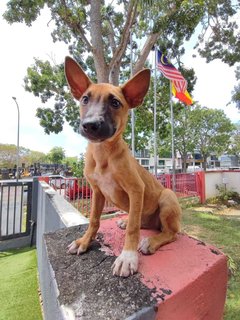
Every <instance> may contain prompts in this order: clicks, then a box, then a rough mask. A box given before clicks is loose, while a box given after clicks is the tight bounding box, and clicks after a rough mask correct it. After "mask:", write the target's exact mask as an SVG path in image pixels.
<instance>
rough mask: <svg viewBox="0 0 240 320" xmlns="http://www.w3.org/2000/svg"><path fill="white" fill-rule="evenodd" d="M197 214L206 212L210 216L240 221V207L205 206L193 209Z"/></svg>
mask: <svg viewBox="0 0 240 320" xmlns="http://www.w3.org/2000/svg"><path fill="white" fill-rule="evenodd" d="M193 210H194V211H197V212H205V213H210V214H217V215H220V216H223V217H226V218H233V219H238V220H240V206H239V205H237V206H232V207H227V206H224V205H214V204H212V205H210V204H209V205H205V206H201V207H196V208H193Z"/></svg>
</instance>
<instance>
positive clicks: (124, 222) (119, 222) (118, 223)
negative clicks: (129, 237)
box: [117, 219, 127, 230]
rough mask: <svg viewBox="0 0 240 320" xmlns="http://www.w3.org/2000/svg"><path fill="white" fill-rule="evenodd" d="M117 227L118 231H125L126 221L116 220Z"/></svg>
mask: <svg viewBox="0 0 240 320" xmlns="http://www.w3.org/2000/svg"><path fill="white" fill-rule="evenodd" d="M117 226H118V227H119V228H120V229H124V230H125V229H126V228H127V219H119V220H117Z"/></svg>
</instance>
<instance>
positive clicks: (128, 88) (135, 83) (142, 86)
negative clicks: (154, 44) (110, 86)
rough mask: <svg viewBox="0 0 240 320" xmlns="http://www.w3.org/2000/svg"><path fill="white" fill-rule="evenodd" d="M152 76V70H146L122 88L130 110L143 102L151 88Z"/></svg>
mask: <svg viewBox="0 0 240 320" xmlns="http://www.w3.org/2000/svg"><path fill="white" fill-rule="evenodd" d="M150 76H151V72H150V69H144V70H142V71H140V72H138V73H137V74H136V75H135V76H134V77H133V78H131V79H130V80H128V82H126V83H125V84H124V85H123V86H122V92H123V95H124V97H125V99H126V100H127V102H128V104H129V108H135V107H137V106H139V105H140V104H141V103H142V102H143V99H144V97H145V95H146V93H147V91H148V88H149V84H150Z"/></svg>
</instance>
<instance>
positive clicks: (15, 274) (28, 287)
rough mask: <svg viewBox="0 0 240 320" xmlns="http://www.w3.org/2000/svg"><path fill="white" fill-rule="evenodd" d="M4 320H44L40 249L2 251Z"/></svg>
mask: <svg viewBox="0 0 240 320" xmlns="http://www.w3.org/2000/svg"><path fill="white" fill-rule="evenodd" d="M0 297H1V298H0V320H42V314H41V309H40V303H39V297H38V281H37V261H36V250H35V249H32V248H31V249H30V248H24V249H18V250H10V251H7V252H0Z"/></svg>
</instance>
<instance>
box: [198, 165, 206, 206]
mask: <svg viewBox="0 0 240 320" xmlns="http://www.w3.org/2000/svg"><path fill="white" fill-rule="evenodd" d="M196 178H197V188H198V190H199V195H200V202H201V203H205V202H206V187H205V172H204V171H199V172H196Z"/></svg>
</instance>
